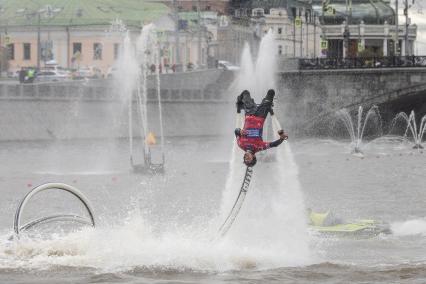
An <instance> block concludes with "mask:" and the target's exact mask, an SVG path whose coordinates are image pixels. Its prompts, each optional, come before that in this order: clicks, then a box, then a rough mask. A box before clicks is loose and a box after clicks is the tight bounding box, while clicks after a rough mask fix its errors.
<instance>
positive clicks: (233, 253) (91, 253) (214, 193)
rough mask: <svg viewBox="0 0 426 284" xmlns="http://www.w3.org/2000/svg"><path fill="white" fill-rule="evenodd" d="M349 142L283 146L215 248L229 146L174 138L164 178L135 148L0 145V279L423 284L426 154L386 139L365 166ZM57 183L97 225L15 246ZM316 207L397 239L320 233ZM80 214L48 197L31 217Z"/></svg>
mask: <svg viewBox="0 0 426 284" xmlns="http://www.w3.org/2000/svg"><path fill="white" fill-rule="evenodd" d="M228 142H229V141H228ZM347 145H348V143H346V142H336V141H333V140H319V139H311V140H301V141H294V142H292V144H291V150H290V148H289V147H288V146H289V145H288V144H287V145H286V144H283V145H282V146H281V148H278V149H274V151H276V152H277V154H278V156H279V159H278V162H275V163H266V162H264V163H262V162H261V161H259V162H258V165H257V166H256V168H255V169H254V170H255V172H254V175H255V178H254V183H253V185H252V187H251V188H250V191H249V193H248V197H247V200H246V203H245V204H244V205H243V208H242V210H241V214H240V215H239V216H238V218H237V221H236V223H235V227H233V228H232V229H231V231H230V233H229V235H228V236H227V237H226V238H225V239H223V240H219V241H216V242H212V240H213V239H215V233H216V230H217V228H218V226H219V225H220V221H221V220H220V219H221V212H220V208H221V207H223V206H222V205H223V193H224V189H225V186H226V180H227V177H228V174H229V171H230V166H229V163H230V161H229V156H230V155H229V153H230V152H231V145H229V143H224V142H223V141H222V140H221V139H212V138H185V139H172V140H169V141H167V143H166V150H167V152H166V159H167V164H166V173H165V174H164V176H162V175H158V176H149V175H148V176H142V175H138V174H134V173H132V172H131V171H130V170H129V165H128V158H127V157H128V153H127V152H128V147H127V141H109V142H105V141H77V142H76V141H72V142H57V143H53V144H49V145H46V144H45V143H44V142H32V143H2V147H1V149H0V160H1V161H2V163H1V164H0V171H1V173H2V175H1V178H0V190H1V196H2V198H1V200H0V203H1V207H0V232H1V234H0V282H2V283H103V282H108V283H176V282H179V283H200V282H203V283H223V282H227V283H274V282H275V283H347V282H352V283H404V282H406V283H424V282H425V281H426V273H425V271H426V269H425V268H426V256H425V255H426V249H425V247H426V246H425V244H426V241H425V240H426V219H425V216H426V209H425V208H424V200H425V197H426V193H425V190H426V189H425V188H424V180H425V177H424V173H425V170H426V163H425V160H426V153H424V154H423V153H422V152H421V151H418V150H412V149H411V146H410V145H408V144H400V143H397V142H386V141H381V142H376V143H370V144H369V145H367V146H366V147H365V149H364V152H365V155H364V157H363V158H360V157H354V156H352V155H350V149H349V147H347ZM286 147H287V148H286ZM238 154H241V153H238V152H237V153H236V157H235V161H234V163H235V166H236V167H238V166H241V167H242V166H243V165H242V164H241V163H240V162H241V161H240V158H241V157H240V155H238ZM289 155H293V156H294V157H293V159H292V160H289V159H288V158H289ZM235 172H236V173H237V174H238V173H239V171H235ZM237 179H238V178H237ZM55 181H56V182H64V183H68V184H71V185H73V186H75V187H77V188H79V189H80V190H81V191H83V192H84V193H85V194H86V195H87V197H88V198H89V199H90V200H91V202H92V205H93V207H94V209H95V215H96V221H97V223H98V226H97V227H96V228H95V229H89V228H83V229H81V230H77V231H73V230H71V233H70V232H69V231H67V233H65V232H62V231H61V230H56V229H58V228H52V227H49V226H43V227H40V228H38V229H36V230H35V231H32V232H31V234H30V235H27V236H25V235H24V236H23V237H22V238H21V239H20V240H19V241H18V242H14V241H9V240H8V238H9V236H10V235H11V233H12V222H13V216H14V213H15V208H16V206H17V203H18V202H19V200H20V199H21V198H22V197H23V196H24V195H25V193H26V192H28V190H29V189H30V188H31V187H33V186H36V185H38V184H41V183H44V182H55ZM235 191H238V188H236V189H235ZM308 207H309V208H312V209H314V210H316V211H326V210H328V209H331V210H332V211H333V212H335V214H336V215H338V216H339V217H340V218H342V219H345V220H348V221H350V220H356V219H376V220H381V221H384V222H387V223H389V224H390V225H391V228H392V234H390V235H379V236H375V237H371V238H355V237H344V238H343V237H332V236H328V237H325V236H321V235H318V234H317V233H312V232H310V231H309V230H308V227H307V225H306V218H304V217H301V214H302V215H303V212H304V211H305V210H306V208H308ZM79 210H81V208H79V204H78V203H76V202H74V201H73V200H72V198H70V196H68V195H67V194H64V193H56V192H53V193H51V194H48V193H43V194H40V196H38V197H37V198H35V199H34V200H33V201H31V204H30V205H29V206H28V208H27V209H26V212H25V216H24V217H25V218H28V219H30V218H31V219H32V218H33V217H38V216H41V215H43V214H47V213H49V212H62V211H67V212H69V211H73V212H74V211H79Z"/></svg>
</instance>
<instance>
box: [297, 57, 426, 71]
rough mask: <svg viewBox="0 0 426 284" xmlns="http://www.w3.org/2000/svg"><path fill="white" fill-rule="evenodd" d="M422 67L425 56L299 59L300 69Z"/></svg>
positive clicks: (425, 64)
mask: <svg viewBox="0 0 426 284" xmlns="http://www.w3.org/2000/svg"><path fill="white" fill-rule="evenodd" d="M395 67H424V68H426V56H385V57H352V58H336V57H332V58H309V59H299V69H300V70H325V69H355V68H395Z"/></svg>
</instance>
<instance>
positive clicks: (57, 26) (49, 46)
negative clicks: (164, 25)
mask: <svg viewBox="0 0 426 284" xmlns="http://www.w3.org/2000/svg"><path fill="white" fill-rule="evenodd" d="M49 2H51V3H49ZM1 4H2V6H1V7H0V8H1V9H0V45H1V46H3V47H4V48H6V49H7V60H8V62H4V63H3V64H1V65H2V66H6V65H7V66H9V69H10V70H17V69H20V68H21V67H30V66H31V67H40V68H42V67H43V66H44V65H45V63H46V62H51V61H55V62H57V63H58V64H59V65H60V66H62V67H65V68H78V67H82V66H87V67H89V66H93V67H98V68H100V69H101V70H102V71H103V72H104V73H105V72H107V70H108V68H109V67H111V66H112V65H113V64H114V61H115V60H116V59H117V58H118V54H119V49H120V45H121V43H122V40H123V34H124V31H125V29H128V30H130V31H131V33H132V34H135V35H136V34H139V33H140V30H141V28H142V26H143V25H144V24H147V23H151V22H153V21H155V20H156V19H159V18H160V17H162V16H164V15H167V14H168V13H169V12H170V9H169V8H168V7H167V6H166V5H164V4H161V3H149V2H147V1H140V0H129V1H127V2H126V5H122V4H121V3H120V2H119V1H115V2H113V1H98V2H96V1H91V0H75V1H67V0H56V1H53V0H52V1H43V5H41V4H39V2H38V1H31V0H20V1H15V0H4V1H3V2H2V3H1Z"/></svg>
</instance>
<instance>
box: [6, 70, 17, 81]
mask: <svg viewBox="0 0 426 284" xmlns="http://www.w3.org/2000/svg"><path fill="white" fill-rule="evenodd" d="M19 72H20V70H17V71H9V72H7V77H8V78H14V79H17V78H19Z"/></svg>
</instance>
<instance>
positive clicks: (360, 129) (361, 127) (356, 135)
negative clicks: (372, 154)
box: [336, 106, 382, 154]
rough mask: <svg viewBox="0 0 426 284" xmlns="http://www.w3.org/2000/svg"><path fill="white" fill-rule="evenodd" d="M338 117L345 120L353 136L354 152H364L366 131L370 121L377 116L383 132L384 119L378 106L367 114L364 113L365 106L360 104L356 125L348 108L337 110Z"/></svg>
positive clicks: (380, 129) (347, 128) (351, 136)
mask: <svg viewBox="0 0 426 284" xmlns="http://www.w3.org/2000/svg"><path fill="white" fill-rule="evenodd" d="M336 115H337V117H338V118H339V119H340V120H341V121H342V122H343V124H344V125H345V127H346V130H347V131H348V133H349V135H350V138H351V147H352V153H353V154H362V150H361V146H362V139H363V137H364V132H365V129H366V126H367V125H368V123H369V121H370V120H372V119H373V118H375V119H376V120H377V122H378V128H379V132H380V134H381V132H382V119H381V116H380V113H379V108H378V107H377V106H372V107H371V108H370V109H369V110H368V111H367V113H366V114H365V116H364V115H363V107H362V106H359V108H358V115H357V117H356V122H357V123H356V125H354V123H353V120H352V116H351V114H350V113H349V111H348V110H347V109H341V110H339V111H337V112H336Z"/></svg>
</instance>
